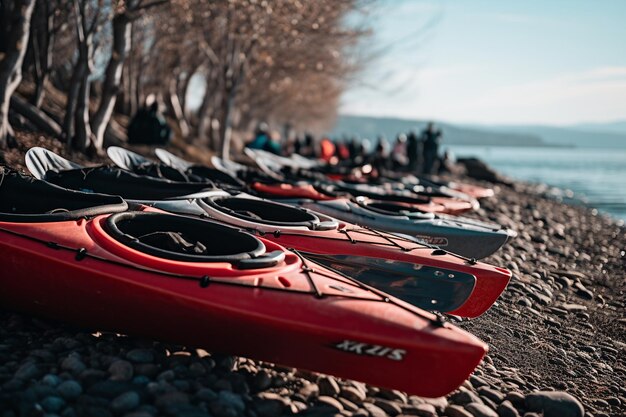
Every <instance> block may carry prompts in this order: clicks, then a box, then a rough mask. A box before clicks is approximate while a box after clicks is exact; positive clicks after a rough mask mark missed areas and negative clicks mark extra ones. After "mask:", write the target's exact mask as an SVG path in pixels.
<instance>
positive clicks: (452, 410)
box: [444, 405, 473, 417]
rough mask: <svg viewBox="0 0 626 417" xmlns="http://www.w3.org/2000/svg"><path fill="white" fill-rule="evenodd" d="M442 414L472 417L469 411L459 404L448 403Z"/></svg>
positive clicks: (450, 416) (451, 416)
mask: <svg viewBox="0 0 626 417" xmlns="http://www.w3.org/2000/svg"><path fill="white" fill-rule="evenodd" d="M444 414H445V415H446V416H448V417H473V416H472V415H471V414H470V412H469V411H466V410H465V409H464V408H463V407H461V406H460V405H449V406H447V407H446V409H445V411H444Z"/></svg>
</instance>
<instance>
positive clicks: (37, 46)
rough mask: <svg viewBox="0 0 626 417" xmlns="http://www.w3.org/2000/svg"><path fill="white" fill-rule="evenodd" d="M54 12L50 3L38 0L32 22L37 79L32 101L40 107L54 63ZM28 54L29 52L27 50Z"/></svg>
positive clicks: (31, 40) (31, 42)
mask: <svg viewBox="0 0 626 417" xmlns="http://www.w3.org/2000/svg"><path fill="white" fill-rule="evenodd" d="M54 18H55V14H54V12H50V4H49V3H48V2H46V1H36V4H35V10H34V12H33V18H32V19H33V21H32V23H31V35H30V44H29V49H30V51H31V53H32V63H31V64H32V66H33V67H34V71H33V73H34V74H33V75H34V81H35V92H34V93H33V96H32V97H31V103H32V104H33V105H34V106H35V107H37V108H39V107H41V104H42V103H43V98H44V95H45V88H46V83H47V82H48V79H49V78H50V66H51V64H52V46H53V44H54V29H53V28H54ZM27 56H28V52H27Z"/></svg>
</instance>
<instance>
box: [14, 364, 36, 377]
mask: <svg viewBox="0 0 626 417" xmlns="http://www.w3.org/2000/svg"><path fill="white" fill-rule="evenodd" d="M41 374H42V372H41V369H40V368H39V365H37V364H36V363H35V362H26V363H25V364H23V365H22V366H20V367H19V368H18V370H17V371H16V372H15V375H14V376H15V378H19V379H22V380H24V381H28V380H31V379H35V378H37V377H39V376H40V375H41Z"/></svg>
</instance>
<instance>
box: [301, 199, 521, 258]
mask: <svg viewBox="0 0 626 417" xmlns="http://www.w3.org/2000/svg"><path fill="white" fill-rule="evenodd" d="M291 203H293V204H295V205H300V206H303V207H306V208H308V209H311V210H313V211H317V212H320V213H323V214H325V215H328V216H331V217H334V218H337V219H340V220H343V221H346V222H349V223H352V224H358V225H361V226H367V227H371V228H373V229H378V230H385V231H387V232H392V233H398V234H401V235H403V236H409V237H410V238H412V239H415V240H416V241H420V242H425V243H427V244H430V245H435V246H439V247H441V248H442V249H445V250H447V251H449V252H452V253H456V254H458V255H461V256H464V257H467V258H474V259H482V258H485V257H487V256H489V255H491V254H493V253H494V252H496V251H497V250H498V249H500V248H501V247H502V245H504V244H505V243H506V242H507V241H508V240H509V238H510V237H511V233H510V232H509V231H508V230H506V229H496V228H493V227H485V226H480V225H479V224H478V223H477V222H463V221H462V220H457V219H454V218H453V217H448V218H436V217H435V218H432V219H428V218H415V217H412V216H411V215H410V214H409V215H407V214H393V215H392V214H384V213H382V212H378V211H374V210H370V209H368V208H367V207H363V206H361V205H359V204H357V203H354V202H351V201H349V200H335V201H329V202H325V201H313V200H295V201H291ZM407 209H408V210H407V211H410V208H409V207H407Z"/></svg>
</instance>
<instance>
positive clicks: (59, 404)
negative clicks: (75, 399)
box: [41, 396, 65, 413]
mask: <svg viewBox="0 0 626 417" xmlns="http://www.w3.org/2000/svg"><path fill="white" fill-rule="evenodd" d="M41 406H42V407H43V409H44V410H46V411H47V412H49V413H58V412H59V411H61V410H62V409H63V407H65V400H64V399H63V398H61V397H56V396H49V397H46V398H44V399H43V400H42V401H41Z"/></svg>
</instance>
